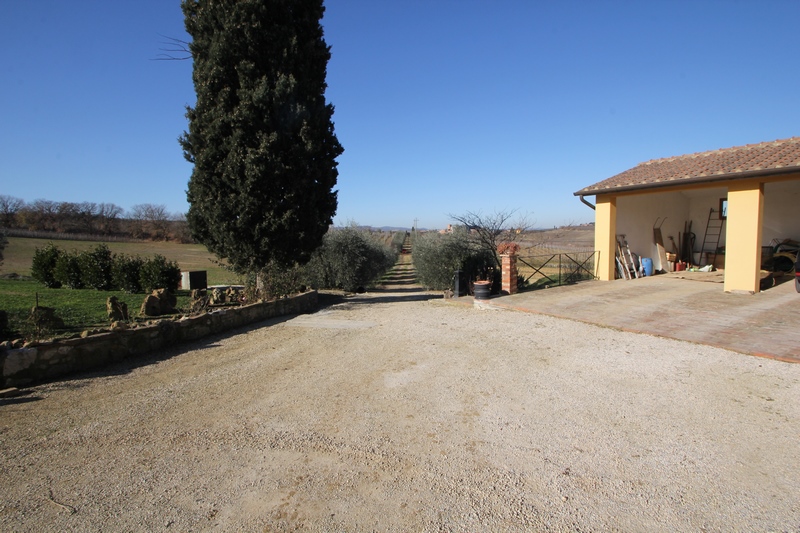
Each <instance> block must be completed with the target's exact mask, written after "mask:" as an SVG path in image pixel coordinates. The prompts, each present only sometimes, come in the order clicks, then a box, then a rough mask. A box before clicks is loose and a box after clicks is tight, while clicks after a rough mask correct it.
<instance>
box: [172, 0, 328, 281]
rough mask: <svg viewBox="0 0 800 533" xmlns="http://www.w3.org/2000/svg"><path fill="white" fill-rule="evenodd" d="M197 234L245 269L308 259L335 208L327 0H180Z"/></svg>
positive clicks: (185, 139) (186, 140) (192, 222)
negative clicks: (324, 22) (189, 61)
mask: <svg viewBox="0 0 800 533" xmlns="http://www.w3.org/2000/svg"><path fill="white" fill-rule="evenodd" d="M181 7H182V9H183V12H184V15H185V22H186V31H187V32H188V33H189V35H191V36H192V42H191V44H190V45H189V49H190V51H191V54H192V58H193V61H194V72H193V79H194V85H195V91H196V93H197V101H196V104H195V107H194V108H187V114H186V116H187V118H188V119H189V131H188V132H187V133H184V135H183V136H182V137H181V139H180V143H181V146H182V147H183V150H184V155H185V157H186V159H187V160H188V161H189V162H191V163H193V164H194V169H193V172H192V177H191V179H190V181H189V188H188V191H187V198H188V200H189V204H190V207H189V212H188V214H187V221H188V223H189V227H190V228H191V231H192V235H193V236H194V237H195V238H196V239H197V240H198V241H200V242H202V243H203V244H205V245H206V246H207V247H208V249H209V250H210V251H211V252H213V253H215V254H217V255H218V256H219V257H221V258H225V259H227V260H228V262H229V263H230V264H231V265H232V266H233V267H234V269H235V270H236V271H237V272H239V273H245V272H258V271H261V270H262V269H264V268H265V267H267V266H268V265H271V264H277V265H287V266H288V265H293V264H295V263H304V262H306V261H307V260H308V258H309V257H310V255H311V253H312V252H313V251H314V250H315V249H316V248H317V247H318V246H319V245H320V243H321V241H322V237H323V235H324V234H325V233H326V231H327V230H328V227H329V226H330V224H331V222H332V219H333V215H334V214H335V213H336V206H337V198H336V196H337V195H336V191H334V190H333V188H334V187H335V185H336V180H337V176H338V171H337V169H336V165H337V164H336V161H335V159H336V157H338V156H339V155H340V154H341V153H342V151H343V149H342V147H341V145H340V144H339V142H338V140H337V138H336V135H335V134H334V130H333V122H332V117H333V106H332V105H330V104H327V103H326V102H325V88H326V83H325V76H326V66H327V62H328V60H329V58H330V51H329V48H328V46H327V45H326V44H325V41H324V39H323V32H322V26H321V25H320V20H321V18H322V15H323V13H324V7H323V6H322V0H293V1H291V2H287V1H285V0H238V1H237V0H216V1H211V0H183V1H182V3H181Z"/></svg>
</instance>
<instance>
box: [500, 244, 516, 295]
mask: <svg viewBox="0 0 800 533" xmlns="http://www.w3.org/2000/svg"><path fill="white" fill-rule="evenodd" d="M500 260H501V262H502V274H503V276H502V287H501V288H502V290H503V294H516V293H517V285H518V281H517V255H516V254H512V253H508V254H502V255H501V256H500Z"/></svg>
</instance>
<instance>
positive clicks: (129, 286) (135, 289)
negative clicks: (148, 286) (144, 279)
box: [113, 254, 144, 294]
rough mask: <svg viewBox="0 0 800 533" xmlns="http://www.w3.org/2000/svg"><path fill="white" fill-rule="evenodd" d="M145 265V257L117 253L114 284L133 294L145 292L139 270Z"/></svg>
mask: <svg viewBox="0 0 800 533" xmlns="http://www.w3.org/2000/svg"><path fill="white" fill-rule="evenodd" d="M143 265H144V259H142V258H141V257H139V256H138V255H137V256H129V255H124V254H118V255H115V256H114V269H113V278H114V286H115V287H117V288H118V289H120V290H123V291H125V292H128V293H131V294H135V293H139V292H143V291H142V283H141V282H140V281H139V272H140V271H141V269H142V266H143Z"/></svg>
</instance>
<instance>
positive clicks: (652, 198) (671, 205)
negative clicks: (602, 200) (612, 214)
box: [617, 192, 689, 270]
mask: <svg viewBox="0 0 800 533" xmlns="http://www.w3.org/2000/svg"><path fill="white" fill-rule="evenodd" d="M688 215H689V204H688V203H687V198H686V197H685V196H684V195H683V194H682V193H680V192H667V193H656V194H640V195H637V196H622V197H620V198H618V199H617V233H618V234H625V239H626V240H627V241H628V246H629V247H630V249H631V252H633V253H634V254H636V255H639V256H641V257H649V258H651V259H652V260H653V268H654V269H655V270H662V269H663V270H666V265H662V264H661V260H660V258H659V257H658V250H657V247H656V245H655V241H654V239H653V227H654V225H655V224H656V222H659V224H661V235H662V239H663V241H664V247H665V248H666V250H667V251H668V252H671V251H672V243H671V242H670V240H669V238H668V237H669V236H670V235H671V236H672V237H673V239H674V241H675V245H676V246H677V245H678V235H679V234H681V233H682V232H683V221H684V220H686V219H687V217H688ZM665 218H666V220H663V219H665Z"/></svg>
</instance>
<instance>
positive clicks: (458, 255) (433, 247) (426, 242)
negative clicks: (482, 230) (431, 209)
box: [412, 229, 494, 290]
mask: <svg viewBox="0 0 800 533" xmlns="http://www.w3.org/2000/svg"><path fill="white" fill-rule="evenodd" d="M412 257H413V261H414V268H415V269H416V271H417V279H418V280H419V282H420V283H421V284H423V285H425V286H426V287H427V288H429V289H434V290H444V289H448V288H451V287H452V286H453V278H454V276H455V272H456V270H461V271H463V272H464V275H465V277H466V278H467V279H470V280H475V279H478V278H485V277H487V276H489V275H491V274H490V272H489V271H490V270H492V266H493V265H494V257H493V256H492V254H490V253H489V252H488V251H486V250H485V249H482V248H480V247H478V246H476V244H475V243H474V242H473V241H472V239H470V236H469V234H468V233H467V232H466V231H465V230H463V229H456V230H455V231H453V232H452V233H447V234H444V235H441V234H438V233H425V234H422V235H419V236H417V238H416V239H415V241H414V252H413V254H412Z"/></svg>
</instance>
